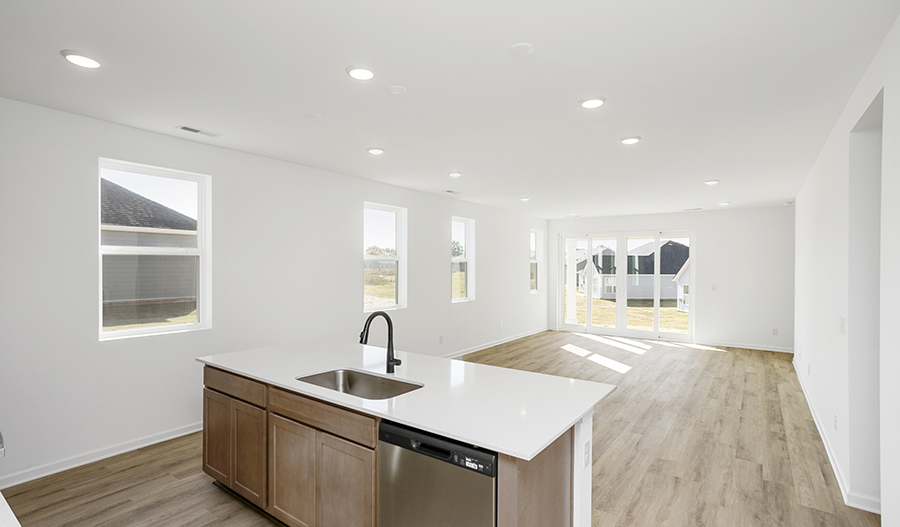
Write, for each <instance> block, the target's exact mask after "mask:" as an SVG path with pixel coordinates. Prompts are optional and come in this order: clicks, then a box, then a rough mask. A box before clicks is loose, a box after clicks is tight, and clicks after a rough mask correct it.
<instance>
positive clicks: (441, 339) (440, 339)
mask: <svg viewBox="0 0 900 527" xmlns="http://www.w3.org/2000/svg"><path fill="white" fill-rule="evenodd" d="M443 343H444V336H443V335H440V336H439V337H438V344H443Z"/></svg>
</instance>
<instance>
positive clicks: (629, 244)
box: [560, 232, 692, 340]
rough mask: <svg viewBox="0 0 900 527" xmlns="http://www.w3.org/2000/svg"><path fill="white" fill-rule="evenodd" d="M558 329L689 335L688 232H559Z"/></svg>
mask: <svg viewBox="0 0 900 527" xmlns="http://www.w3.org/2000/svg"><path fill="white" fill-rule="evenodd" d="M560 242H561V247H560V248H561V251H560V255H561V260H562V261H561V262H560V268H561V269H562V280H561V282H562V283H561V285H562V287H561V291H562V293H561V297H562V298H561V299H560V304H561V308H562V309H561V315H562V316H561V318H562V320H561V324H560V326H561V327H562V328H563V329H568V330H572V331H588V332H591V333H605V334H611V335H626V336H634V337H643V338H665V339H672V340H691V338H692V324H691V316H690V310H691V301H690V300H691V297H690V282H691V278H692V273H691V265H690V263H691V235H690V234H689V233H665V232H652V233H627V234H626V233H610V234H596V235H582V236H563V237H562V238H561V240H560Z"/></svg>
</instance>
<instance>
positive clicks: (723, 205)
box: [719, 201, 731, 207]
mask: <svg viewBox="0 0 900 527" xmlns="http://www.w3.org/2000/svg"><path fill="white" fill-rule="evenodd" d="M719 205H720V206H722V207H727V206H728V205H731V202H730V201H720V202H719Z"/></svg>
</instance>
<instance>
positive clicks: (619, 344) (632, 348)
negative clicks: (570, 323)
mask: <svg viewBox="0 0 900 527" xmlns="http://www.w3.org/2000/svg"><path fill="white" fill-rule="evenodd" d="M573 335H578V336H581V337H584V338H586V339H591V340H593V341H595V342H599V343H600V344H605V345H607V346H612V347H614V348H619V349H620V350H625V351H629V352H631V353H636V354H638V355H643V354H644V353H646V352H647V349H650V348H649V347H648V348H647V349H641V348H639V347H637V346H632V345H629V344H625V343H623V342H619V341H618V340H610V339H608V338H606V337H601V336H599V335H592V334H590V333H573Z"/></svg>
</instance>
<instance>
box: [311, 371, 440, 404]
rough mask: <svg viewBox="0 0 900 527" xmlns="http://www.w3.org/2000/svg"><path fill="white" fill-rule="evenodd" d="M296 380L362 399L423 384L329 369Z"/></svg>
mask: <svg viewBox="0 0 900 527" xmlns="http://www.w3.org/2000/svg"><path fill="white" fill-rule="evenodd" d="M297 380H298V381H302V382H308V383H310V384H315V385H316V386H321V387H323V388H328V389H329V390H335V391H338V392H342V393H348V394H350V395H355V396H357V397H362V398H363V399H390V398H391V397H397V396H398V395H402V394H404V393H407V392H411V391H413V390H418V389H419V388H421V387H422V386H424V384H419V383H414V382H408V381H401V380H399V379H391V378H388V377H382V376H380V375H373V374H371V373H366V372H362V371H359V370H331V371H326V372H322V373H316V374H315V375H307V376H306V377H297Z"/></svg>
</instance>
